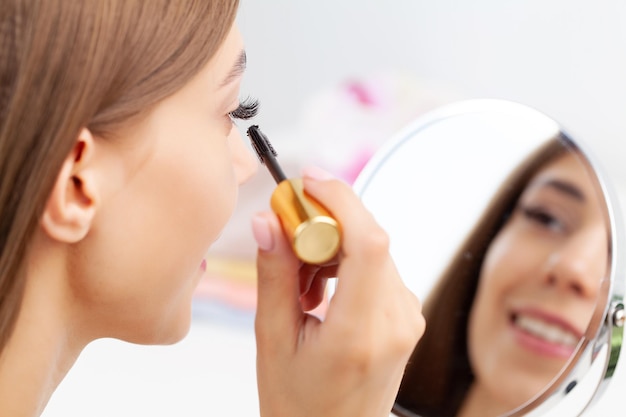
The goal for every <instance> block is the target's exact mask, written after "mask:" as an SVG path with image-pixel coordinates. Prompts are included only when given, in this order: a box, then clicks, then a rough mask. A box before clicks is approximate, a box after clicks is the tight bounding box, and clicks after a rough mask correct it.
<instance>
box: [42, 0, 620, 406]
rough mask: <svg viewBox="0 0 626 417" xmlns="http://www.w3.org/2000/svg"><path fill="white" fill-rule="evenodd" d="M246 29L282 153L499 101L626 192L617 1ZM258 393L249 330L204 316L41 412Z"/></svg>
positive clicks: (499, 5)
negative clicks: (357, 93)
mask: <svg viewBox="0 0 626 417" xmlns="http://www.w3.org/2000/svg"><path fill="white" fill-rule="evenodd" d="M238 23H239V27H240V29H241V31H242V33H243V35H244V38H245V42H246V50H247V54H248V70H247V73H246V76H245V80H244V84H243V88H242V93H243V95H244V96H245V95H247V94H250V95H251V96H253V97H256V98H258V99H259V100H260V101H261V106H262V107H261V112H260V115H259V116H258V117H257V118H256V120H255V123H257V124H259V125H260V126H261V128H262V129H263V130H264V132H265V133H267V134H268V136H269V137H270V139H272V140H273V142H274V144H275V145H276V147H277V148H278V150H279V154H280V150H281V149H285V150H286V153H287V155H288V156H289V155H295V154H305V153H306V155H304V156H307V155H314V156H315V158H316V159H317V160H319V159H320V158H321V159H323V158H325V157H328V158H329V159H332V158H333V157H335V156H336V155H335V156H334V155H333V154H335V153H338V152H339V151H338V150H341V152H346V151H349V150H350V149H352V148H353V147H354V145H355V144H354V143H352V144H351V146H352V148H351V147H350V146H348V147H342V143H341V141H337V140H335V139H333V141H330V142H329V140H327V138H326V135H327V134H328V135H329V136H332V135H331V134H332V133H333V132H335V133H337V132H339V133H340V137H342V136H346V138H347V139H346V140H350V141H354V140H355V137H356V138H357V139H358V138H359V137H363V135H364V131H371V132H373V134H374V135H378V136H379V137H377V138H373V140H374V141H383V140H385V139H386V138H387V136H388V135H390V134H391V131H392V130H394V129H395V128H396V126H397V125H398V127H399V125H400V124H402V123H403V122H404V121H405V119H406V120H408V119H409V118H410V117H411V110H412V109H411V108H410V107H411V106H412V105H415V106H416V107H420V106H422V107H420V108H419V109H416V114H418V113H419V112H421V111H424V110H428V109H429V107H432V106H435V105H437V104H438V103H439V102H442V103H443V102H447V101H450V100H452V99H455V98H502V99H508V100H514V101H518V102H520V103H523V104H526V105H529V106H532V107H535V108H537V109H538V110H541V111H543V112H545V113H546V114H548V115H549V116H551V117H553V118H554V119H556V120H557V121H558V122H560V123H561V124H562V125H563V126H564V128H565V130H566V131H568V132H569V133H571V134H572V136H573V137H574V139H579V140H581V141H583V142H585V143H587V144H588V145H589V146H590V147H591V148H592V150H593V151H594V152H595V153H596V155H597V156H599V157H600V158H599V159H600V160H601V163H602V164H604V165H605V166H606V169H607V171H610V173H611V174H612V175H614V178H616V179H617V178H619V181H623V182H626V164H621V159H622V155H623V154H624V149H625V147H626V145H625V143H626V141H625V140H624V139H623V138H624V136H625V135H626V2H625V1H623V0H595V1H589V0H550V1H546V0H510V1H502V0H472V1H463V0H437V1H433V0H429V1H427V0H395V1H390V2H383V1H381V0H376V1H375V0H316V1H309V2H306V1H293V0H242V3H241V7H240V15H239V18H238ZM377 77H378V78H377ZM380 77H382V79H383V80H387V81H388V80H389V79H391V80H392V81H396V84H393V82H392V83H391V84H392V86H391V87H389V85H390V84H389V83H387V84H385V82H381V81H380ZM385 77H386V78H385ZM394 77H395V78H394ZM372 79H373V80H374V82H373V84H375V85H378V86H379V87H380V85H383V89H384V88H387V93H389V91H391V93H392V94H391V95H392V97H393V100H394V101H393V103H392V104H391V105H390V106H388V107H387V110H389V109H391V113H390V112H389V111H387V112H381V113H376V112H374V113H371V112H370V113H368V112H367V111H366V112H364V113H363V114H357V115H356V116H355V114H354V113H355V111H351V110H350V111H348V110H345V109H343V108H342V105H343V104H345V101H342V100H344V99H343V98H342V97H343V96H342V92H343V91H344V89H345V86H346V85H347V84H348V85H349V84H350V83H355V82H356V83H357V85H359V86H360V85H361V84H359V83H365V84H366V85H367V84H368V83H370V84H372V82H371V80H372ZM403 87H406V88H407V89H408V90H410V94H411V97H409V99H407V100H404V99H403V98H402V91H403ZM320 97H321V99H320ZM403 100H404V101H403ZM407 108H408V112H407ZM418 110H419V111H418ZM394 111H397V112H406V114H404V115H403V117H402V118H394V116H393V113H394ZM356 113H358V111H357V112H356ZM377 115H379V116H380V118H381V119H385V120H386V121H387V122H388V123H387V124H384V125H382V126H381V124H377V119H376V116H377ZM358 124H364V126H358ZM318 125H323V126H318ZM241 128H242V129H243V128H245V126H244V125H243V124H242V125H241ZM352 129H354V130H352ZM309 130H312V131H313V133H310V132H309V133H307V132H305V131H309ZM368 140H372V138H368ZM312 150H314V151H315V152H313V153H311V151H312ZM340 156H342V157H344V156H345V154H341V155H340ZM315 162H317V161H315ZM264 174H265V173H261V175H264ZM238 216H240V217H246V216H247V213H241V212H240V213H239V214H237V213H236V215H235V220H240V218H239V217H238ZM244 223H245V224H243V225H242V226H243V227H244V228H245V229H246V230H247V229H248V227H249V226H248V222H247V221H244ZM235 232H239V230H235ZM246 323H247V324H246ZM254 384H255V369H254V335H253V333H252V326H251V321H244V324H243V325H242V324H238V325H233V324H232V323H231V322H228V321H221V320H220V319H219V317H218V318H215V317H214V318H213V319H212V320H207V319H206V318H205V319H203V320H197V321H196V322H194V325H193V328H192V331H191V335H190V337H189V338H188V339H186V340H185V341H183V342H182V343H180V344H178V345H176V346H174V347H165V348H164V347H158V348H152V347H135V346H128V345H125V344H122V343H116V342H111V341H103V342H102V343H95V344H94V345H93V346H92V347H90V348H89V349H88V350H87V351H86V352H85V355H84V356H83V357H81V359H80V360H79V362H78V363H77V366H76V368H75V369H74V370H73V371H72V372H71V373H70V375H68V378H67V380H66V381H65V382H64V383H63V384H62V385H61V387H60V389H59V391H58V393H57V395H55V397H53V399H52V401H51V403H50V407H49V409H48V411H47V412H46V413H45V414H44V416H47V417H54V416H68V415H77V416H78V415H81V416H83V415H89V416H109V415H115V416H122V415H127V416H138V415H145V416H157V415H158V416H166V415H167V416H171V415H185V416H207V415H210V416H244V415H246V416H252V415H255V413H256V411H255V410H256V405H257V398H256V391H255V385H254ZM607 409H608V408H607ZM606 415H608V414H606Z"/></svg>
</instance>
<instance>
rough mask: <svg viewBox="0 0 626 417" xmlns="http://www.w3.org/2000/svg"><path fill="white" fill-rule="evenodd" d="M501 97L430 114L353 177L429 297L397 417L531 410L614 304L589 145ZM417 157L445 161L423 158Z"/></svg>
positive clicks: (602, 208)
mask: <svg viewBox="0 0 626 417" xmlns="http://www.w3.org/2000/svg"><path fill="white" fill-rule="evenodd" d="M483 104H484V103H483ZM491 104H493V103H492V102H491ZM499 104H500V107H499V110H498V107H495V110H494V108H491V107H489V109H490V110H489V111H477V108H472V111H469V112H468V111H464V112H460V113H454V112H452V113H450V114H448V115H446V116H445V117H442V116H441V114H439V115H438V116H437V117H433V118H432V119H431V120H427V121H424V122H423V123H421V124H420V126H421V127H420V128H419V129H417V130H414V131H413V132H411V134H409V135H406V134H403V135H404V136H405V137H407V140H404V139H402V140H396V141H392V144H391V145H390V146H389V147H388V148H386V149H382V150H381V152H380V154H379V155H377V156H376V157H375V158H373V159H372V161H371V162H370V164H368V166H367V167H366V169H365V170H364V171H363V172H362V174H361V176H360V177H359V179H358V181H357V183H356V184H355V188H356V189H357V191H358V192H359V193H360V194H361V197H362V198H363V201H364V202H365V204H366V205H368V206H369V207H370V209H371V210H372V212H373V213H374V215H375V216H376V217H377V218H378V219H379V221H380V222H381V224H382V225H383V227H385V228H386V229H387V230H388V231H389V234H390V238H391V241H392V254H393V256H394V259H395V260H396V262H397V264H398V267H399V269H400V273H401V274H402V275H403V277H404V279H405V281H406V283H407V285H408V286H409V287H410V288H411V289H412V290H413V291H414V292H415V293H416V294H417V295H418V296H419V297H420V298H421V299H422V300H424V316H425V317H426V320H427V327H426V332H425V334H424V337H423V338H422V340H421V341H420V342H419V344H418V345H417V347H416V349H415V351H414V353H413V355H412V357H411V359H410V361H409V363H408V366H407V369H406V372H405V376H404V379H403V382H402V385H401V388H400V391H399V393H398V397H397V401H396V405H395V408H394V411H395V413H396V414H397V415H400V416H416V415H419V416H424V417H428V416H437V417H442V416H444V417H445V416H457V417H468V416H469V417H472V416H481V417H489V416H500V415H507V414H511V413H514V412H519V413H520V414H523V412H522V411H523V410H524V409H523V406H524V405H525V404H528V403H530V402H531V401H532V400H533V399H535V398H537V397H540V396H542V395H544V394H545V393H546V392H549V391H550V390H551V389H553V388H554V386H555V385H556V383H553V382H556V381H559V380H560V376H561V375H563V374H566V373H567V371H568V369H569V368H570V365H573V363H574V362H575V361H574V359H575V358H576V357H577V353H578V352H579V351H580V350H581V349H582V348H583V346H584V345H585V343H586V342H585V340H586V339H585V336H586V335H587V331H588V329H590V328H593V329H597V327H598V323H592V324H593V325H592V326H590V322H591V321H592V317H595V321H600V320H601V318H602V314H597V312H598V311H600V312H603V311H604V309H605V308H606V306H607V301H608V299H607V294H606V291H604V292H603V290H602V289H603V288H604V287H603V285H602V284H603V283H605V282H607V281H608V280H609V277H610V268H611V241H612V236H611V223H610V219H609V216H608V209H607V205H606V201H605V198H604V194H603V189H602V184H601V183H600V181H599V179H598V177H597V176H596V175H595V173H594V170H593V169H592V166H591V164H590V162H589V160H588V158H587V157H586V155H585V152H583V151H582V150H581V149H580V147H579V146H577V144H576V143H574V142H573V141H572V140H571V139H569V138H568V137H567V136H566V135H565V134H564V133H562V132H561V131H560V129H559V128H558V126H557V125H556V124H555V123H554V122H553V121H551V120H550V119H548V118H546V117H545V116H543V115H541V114H539V113H538V112H534V111H532V110H530V109H527V108H524V107H521V106H519V107H516V106H515V105H513V104H509V103H499ZM478 108H481V107H480V106H479V107H478ZM485 109H486V108H485V107H483V110H485ZM466 110H467V109H466ZM513 110H514V111H513ZM405 133H406V132H405ZM452 133H454V134H452ZM403 135H400V136H403ZM468 143H469V144H472V143H473V144H474V146H475V147H476V148H475V149H474V150H472V149H471V148H469V147H468V146H467V145H468ZM460 148H463V150H464V151H461V152H458V154H459V155H460V157H459V158H458V159H457V158H455V157H454V154H455V149H460ZM498 149H500V150H501V153H499V152H498V151H497V150H498ZM438 150H440V151H442V153H438ZM414 152H419V154H420V155H421V157H424V158H428V159H429V160H430V161H436V163H434V164H431V165H427V164H424V165H421V166H420V165H419V164H417V163H416V162H415V160H414V158H415V157H416V156H415V155H416V154H415V153H414ZM411 155H413V157H412V156H411ZM412 158H413V160H412ZM418 158H419V157H418ZM407 164H408V165H407ZM399 173H402V175H398V174H399ZM407 174H409V175H407ZM402 178H404V179H405V181H404V184H402V183H401V181H402ZM389 184H396V185H400V188H401V189H403V190H404V191H406V192H401V193H400V192H397V191H395V192H394V191H391V190H394V189H395V190H397V189H398V188H396V187H390V186H389ZM409 190H411V193H412V195H411V193H409V192H408V191H409ZM411 201H416V202H415V203H412V202H411ZM446 202H447V203H446ZM428 206H430V207H431V209H425V207H428ZM433 207H434V208H433ZM429 210H430V211H429ZM409 212H410V215H409V216H405V215H403V214H402V213H409ZM424 216H426V217H427V218H426V219H423V217H424ZM420 222H424V223H421V224H420ZM425 222H427V223H429V224H430V225H435V227H434V228H432V229H431V230H430V232H428V229H427V228H426V227H424V228H421V226H425V224H426V223H425ZM438 235H439V236H438ZM442 236H444V238H443V239H442ZM420 241H421V243H420ZM407 247H408V248H410V249H408V250H407ZM411 250H412V251H413V252H412V253H410V252H411ZM433 259H436V261H435V262H432V264H431V265H430V266H426V267H423V266H422V267H419V266H416V264H420V263H428V261H429V260H431V261H432V260H433ZM536 406H537V404H536V401H535V402H533V408H534V407H536ZM520 410H521V411H520Z"/></svg>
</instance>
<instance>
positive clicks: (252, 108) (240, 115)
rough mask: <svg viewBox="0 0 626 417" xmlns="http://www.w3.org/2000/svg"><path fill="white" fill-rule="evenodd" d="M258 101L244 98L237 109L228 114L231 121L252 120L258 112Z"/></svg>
mask: <svg viewBox="0 0 626 417" xmlns="http://www.w3.org/2000/svg"><path fill="white" fill-rule="evenodd" d="M259 106H260V103H259V100H257V99H254V98H250V97H248V98H246V99H245V100H243V101H242V102H240V103H239V107H237V108H236V109H235V110H233V111H231V112H230V113H228V115H229V116H230V117H231V118H232V119H239V120H248V119H252V118H253V117H254V116H256V115H257V113H258V112H259Z"/></svg>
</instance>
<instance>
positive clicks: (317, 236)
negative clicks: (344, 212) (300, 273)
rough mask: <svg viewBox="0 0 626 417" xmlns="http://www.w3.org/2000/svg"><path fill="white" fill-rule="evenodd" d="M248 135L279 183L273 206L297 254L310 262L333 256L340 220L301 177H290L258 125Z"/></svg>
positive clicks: (337, 246) (336, 247) (324, 260)
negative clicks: (307, 188) (307, 191)
mask: <svg viewBox="0 0 626 417" xmlns="http://www.w3.org/2000/svg"><path fill="white" fill-rule="evenodd" d="M248 137H249V138H250V141H251V142H252V146H253V147H254V150H255V151H256V153H257V155H258V157H259V159H260V161H261V162H262V163H263V164H264V165H265V166H266V167H267V169H268V170H269V172H270V174H271V175H272V177H273V178H274V180H275V181H276V183H277V184H278V185H277V186H276V189H275V190H274V192H273V193H272V196H271V199H270V206H271V207H272V210H273V211H274V212H275V213H276V214H277V215H278V217H279V219H280V221H281V223H282V226H283V229H284V231H285V233H287V236H288V237H289V239H290V242H291V246H292V248H293V251H294V253H295V254H296V256H297V257H298V258H299V259H300V260H302V261H303V262H306V263H309V264H323V263H325V262H328V261H329V260H331V259H332V258H333V257H334V256H335V255H336V254H337V252H338V251H339V248H340V246H341V228H340V226H339V223H338V222H337V221H336V220H335V219H334V218H333V217H332V216H331V215H330V213H329V212H328V210H326V209H325V208H324V207H323V206H322V205H321V204H320V203H318V202H317V201H316V200H314V199H312V198H311V197H310V196H308V195H306V194H305V193H304V189H303V185H302V179H300V178H292V179H288V178H287V176H286V175H285V173H284V172H283V170H282V168H281V167H280V165H279V164H278V161H277V160H276V151H275V150H274V148H273V147H272V145H271V143H270V141H269V140H268V139H267V137H266V136H265V135H264V134H263V133H262V132H261V130H260V129H259V127H258V126H256V125H254V126H250V128H249V129H248Z"/></svg>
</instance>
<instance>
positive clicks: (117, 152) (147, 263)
mask: <svg viewBox="0 0 626 417" xmlns="http://www.w3.org/2000/svg"><path fill="white" fill-rule="evenodd" d="M244 58H245V55H243V43H242V39H241V37H240V34H239V32H238V30H237V29H236V28H233V29H232V30H231V32H230V33H229V35H228V36H227V38H226V40H225V42H224V43H223V45H222V46H221V47H220V49H219V51H218V53H217V54H216V55H215V56H214V57H213V58H212V60H211V61H210V62H209V63H208V64H207V66H206V67H205V68H204V69H203V70H202V71H201V72H200V73H199V74H198V75H197V76H196V77H195V78H194V79H192V80H191V81H190V82H189V83H188V84H187V85H186V86H184V87H183V88H182V89H181V90H179V91H178V92H176V93H175V94H174V95H172V96H170V97H168V98H166V99H165V100H163V101H162V102H160V103H159V104H158V105H157V106H156V107H155V108H154V109H153V110H151V111H150V113H149V114H148V116H147V117H146V118H144V119H142V120H141V121H140V122H137V123H136V124H134V125H133V126H131V127H130V128H128V129H126V130H124V132H122V133H120V135H119V136H120V137H119V138H117V137H116V138H114V139H112V140H111V139H96V149H97V151H96V153H95V154H96V155H97V156H96V157H97V158H100V159H99V163H100V164H101V165H107V168H108V170H107V171H106V173H107V174H106V175H107V177H106V178H102V181H101V183H102V184H103V192H102V195H101V198H100V202H99V203H100V204H99V206H98V207H97V211H96V217H95V221H94V224H93V227H92V229H91V230H90V232H89V234H88V235H87V237H86V239H85V240H84V241H83V242H81V243H80V244H79V246H78V250H80V251H83V252H82V254H81V256H79V257H76V259H78V260H77V261H76V264H75V265H74V267H75V268H73V271H72V285H73V291H74V293H75V295H76V299H77V300H78V303H77V304H79V305H80V308H81V309H82V310H81V311H82V313H83V315H84V320H83V323H82V324H83V325H84V326H85V327H86V328H87V329H88V331H91V332H92V333H93V335H94V336H101V335H103V334H104V335H107V336H112V337H119V338H122V339H125V340H129V341H133V342H139V343H170V342H174V341H176V340H179V339H180V338H181V337H183V336H184V335H185V333H186V332H187V330H188V327H189V320H190V310H191V300H192V295H193V292H194V289H195V287H196V284H197V282H198V280H199V279H200V277H201V276H202V274H203V272H204V269H205V262H204V260H203V258H204V256H205V254H206V252H207V250H208V249H209V246H210V245H211V244H212V243H213V242H214V241H215V240H216V239H217V238H218V236H219V235H220V232H221V231H222V229H223V227H224V225H225V224H226V222H227V220H228V219H229V217H230V215H231V213H232V212H233V209H234V205H235V202H236V199H237V189H238V185H239V184H241V183H242V182H243V181H245V180H246V179H247V178H248V177H250V176H251V175H252V174H253V173H254V172H255V170H256V165H257V164H256V159H255V158H253V156H252V155H251V154H250V153H249V151H248V150H247V149H246V147H245V146H244V145H243V142H242V141H241V137H240V134H239V132H238V130H237V128H236V127H234V126H233V122H232V120H231V117H230V114H229V113H230V112H233V111H234V110H235V109H236V108H237V107H238V105H239V87H240V81H241V76H242V72H243V67H244V66H245V59H244ZM83 254H84V255H83ZM85 311H86V312H87V313H86V314H85Z"/></svg>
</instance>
